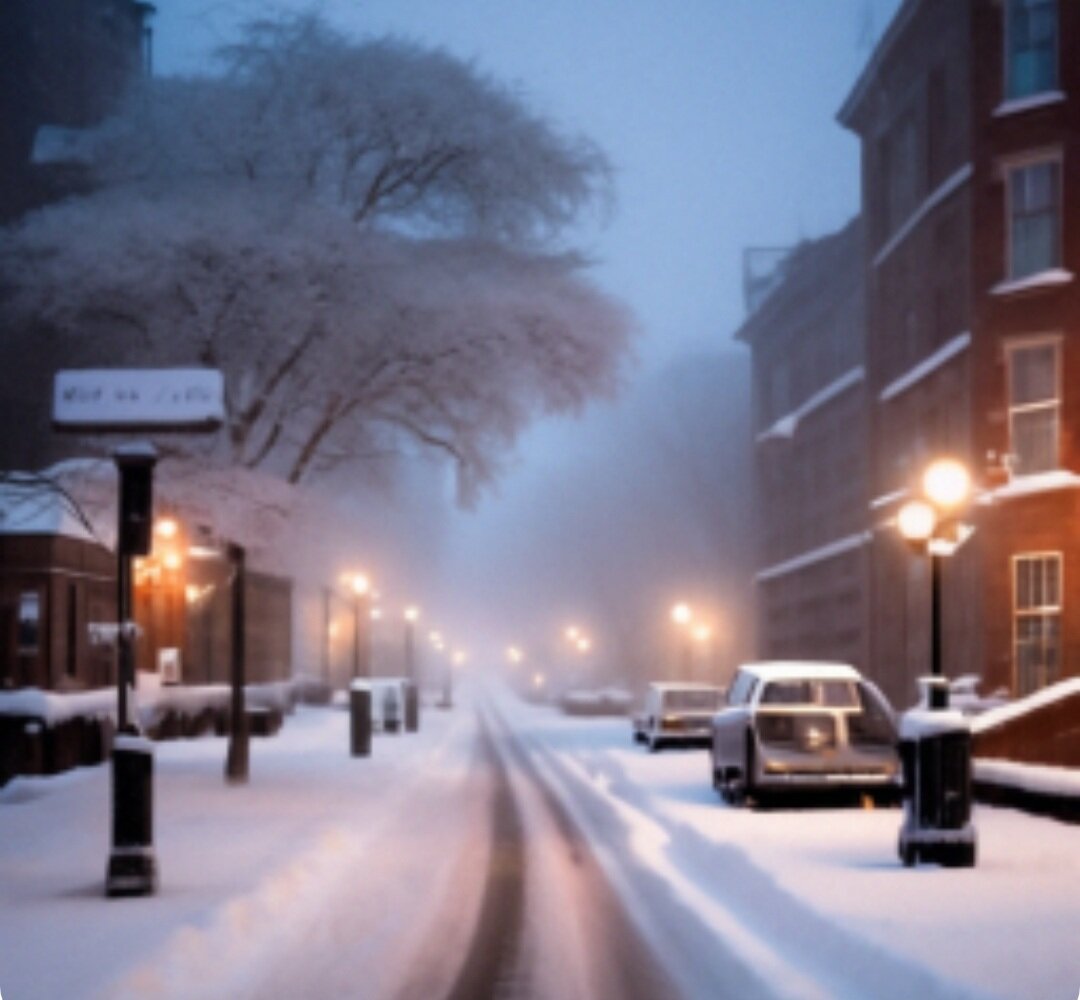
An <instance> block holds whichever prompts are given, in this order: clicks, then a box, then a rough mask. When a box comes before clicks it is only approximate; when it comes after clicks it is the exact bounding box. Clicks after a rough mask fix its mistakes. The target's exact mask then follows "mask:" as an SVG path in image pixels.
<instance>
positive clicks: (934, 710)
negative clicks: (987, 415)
mask: <svg viewBox="0 0 1080 1000" xmlns="http://www.w3.org/2000/svg"><path fill="white" fill-rule="evenodd" d="M922 493H923V496H922V497H921V498H917V499H913V500H911V501H909V502H908V503H906V504H904V505H903V507H901V508H900V510H899V511H898V512H897V518H896V523H897V527H898V529H899V531H900V534H901V535H902V536H903V537H904V539H905V540H906V541H907V542H908V544H909V545H910V546H911V547H912V548H913V549H914V550H915V551H916V552H918V553H925V554H926V556H927V557H928V558H929V560H930V677H929V678H926V679H924V680H922V681H921V683H922V684H923V685H924V686H925V688H926V693H925V703H926V706H927V707H928V708H929V709H930V710H931V712H930V713H926V712H924V711H923V710H922V708H921V707H920V708H918V709H914V710H912V711H910V712H907V713H905V715H904V716H903V718H902V719H901V722H900V759H901V764H902V767H903V774H904V781H903V791H904V819H903V822H902V824H901V827H900V836H899V840H898V844H897V849H898V852H899V855H900V860H901V861H902V862H903V863H904V864H905V865H912V864H914V863H915V862H916V861H918V860H919V859H920V858H921V859H924V860H937V861H939V862H941V863H943V864H951V865H964V866H969V867H970V866H971V865H973V864H974V863H975V846H976V834H975V828H974V826H973V825H972V823H971V730H970V728H969V726H968V723H967V721H966V720H965V719H964V718H963V717H962V716H960V715H959V713H947V712H944V711H942V710H943V709H947V708H948V707H949V687H948V682H947V681H946V680H945V677H944V676H943V671H942V662H941V661H942V656H941V636H942V623H941V572H942V560H943V559H945V557H947V556H950V555H952V554H953V553H954V552H955V551H956V550H957V549H958V548H959V547H960V546H961V545H963V543H964V542H965V541H966V540H967V538H968V537H969V536H970V534H971V532H972V530H973V529H972V528H971V527H970V526H969V525H965V524H963V523H961V521H960V519H959V511H960V508H961V507H962V506H963V505H964V504H965V503H966V502H967V500H968V497H969V496H970V494H971V476H970V474H969V473H968V471H967V469H966V468H965V467H964V466H963V465H962V464H961V463H960V462H958V461H956V460H955V459H951V458H948V459H938V460H937V461H935V462H933V463H931V464H930V466H929V467H928V468H927V469H926V471H925V472H924V474H923V477H922ZM927 715H929V716H931V719H927ZM931 720H932V721H931Z"/></svg>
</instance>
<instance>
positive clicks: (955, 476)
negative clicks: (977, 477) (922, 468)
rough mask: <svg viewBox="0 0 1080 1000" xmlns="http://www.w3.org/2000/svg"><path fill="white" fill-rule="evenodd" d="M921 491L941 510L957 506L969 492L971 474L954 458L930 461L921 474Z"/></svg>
mask: <svg viewBox="0 0 1080 1000" xmlns="http://www.w3.org/2000/svg"><path fill="white" fill-rule="evenodd" d="M923 491H924V492H925V493H926V496H927V498H928V499H929V500H930V502H931V503H934V504H936V505H937V506H938V507H940V508H942V509H943V510H951V509H952V508H954V507H959V506H960V505H961V504H962V503H963V502H964V501H965V500H967V498H968V496H969V495H970V493H971V474H970V473H969V472H968V470H967V468H966V467H965V466H964V464H963V463H962V462H958V461H957V460H956V459H955V458H939V459H938V460H937V461H936V462H931V463H930V465H929V467H928V468H927V470H926V472H925V473H924V474H923Z"/></svg>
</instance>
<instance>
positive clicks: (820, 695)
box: [711, 662, 900, 802]
mask: <svg viewBox="0 0 1080 1000" xmlns="http://www.w3.org/2000/svg"><path fill="white" fill-rule="evenodd" d="M711 767H712V780H713V785H714V787H715V788H716V790H717V791H718V792H719V793H720V794H721V796H723V798H724V799H725V800H726V801H728V802H742V801H745V800H747V799H751V800H755V801H760V799H761V798H762V797H764V796H765V795H767V794H769V793H773V792H784V791H788V792H792V791H808V790H809V791H825V790H828V789H840V788H843V789H851V790H858V791H862V792H868V793H874V794H880V795H881V796H882V797H886V796H888V797H890V798H895V797H896V794H897V792H898V790H899V787H900V762H899V758H898V754H897V729H896V717H895V715H894V713H893V710H892V708H891V707H890V706H889V703H888V702H887V701H886V700H885V696H884V695H882V694H881V692H880V691H878V689H877V688H876V687H875V686H874V685H873V684H872V683H870V681H868V680H866V679H865V678H864V677H863V676H862V675H861V674H860V673H859V671H858V670H856V669H855V668H854V667H852V666H849V665H847V664H843V663H814V662H771V663H749V664H745V665H744V666H742V667H740V668H739V670H738V672H737V673H736V675H735V678H734V680H733V681H732V684H731V687H730V688H729V689H728V697H727V706H726V707H725V708H723V709H722V710H721V711H719V712H717V713H716V715H715V716H714V717H713V720H712V755H711Z"/></svg>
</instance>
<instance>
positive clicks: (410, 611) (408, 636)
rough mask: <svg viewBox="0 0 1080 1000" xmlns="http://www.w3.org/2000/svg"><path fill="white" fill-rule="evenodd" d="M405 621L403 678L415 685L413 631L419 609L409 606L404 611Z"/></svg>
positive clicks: (418, 617)
mask: <svg viewBox="0 0 1080 1000" xmlns="http://www.w3.org/2000/svg"><path fill="white" fill-rule="evenodd" d="M402 617H403V618H404V619H405V676H406V677H407V678H408V679H409V680H410V681H412V682H413V683H414V684H415V683H416V652H415V649H414V647H413V629H414V626H415V625H416V623H417V621H419V619H420V609H419V608H417V607H416V606H415V605H412V604H410V605H409V606H408V607H407V608H406V609H405V611H404V613H403V615H402Z"/></svg>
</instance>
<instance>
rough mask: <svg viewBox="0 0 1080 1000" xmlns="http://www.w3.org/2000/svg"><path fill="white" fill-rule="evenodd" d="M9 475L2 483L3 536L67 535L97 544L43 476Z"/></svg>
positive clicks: (0, 527) (0, 531) (0, 523)
mask: <svg viewBox="0 0 1080 1000" xmlns="http://www.w3.org/2000/svg"><path fill="white" fill-rule="evenodd" d="M7 475H8V478H7V479H5V480H4V481H2V482H0V535H63V536H65V537H67V538H78V539H81V540H83V541H90V542H94V541H97V539H96V538H94V536H93V535H92V534H91V533H90V531H89V530H88V529H87V527H86V525H85V524H83V523H82V521H81V520H80V519H79V518H78V517H77V516H76V513H75V510H74V508H73V507H72V504H71V501H69V500H68V499H67V498H66V497H65V496H64V494H63V493H61V492H60V491H59V490H57V489H55V488H53V487H52V486H51V485H50V484H49V483H48V482H46V481H43V480H42V479H41V477H39V476H31V475H25V478H20V476H21V475H23V474H20V473H8V474H7Z"/></svg>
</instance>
